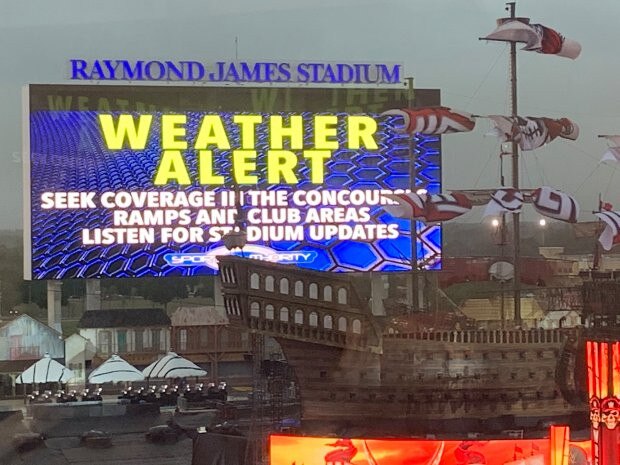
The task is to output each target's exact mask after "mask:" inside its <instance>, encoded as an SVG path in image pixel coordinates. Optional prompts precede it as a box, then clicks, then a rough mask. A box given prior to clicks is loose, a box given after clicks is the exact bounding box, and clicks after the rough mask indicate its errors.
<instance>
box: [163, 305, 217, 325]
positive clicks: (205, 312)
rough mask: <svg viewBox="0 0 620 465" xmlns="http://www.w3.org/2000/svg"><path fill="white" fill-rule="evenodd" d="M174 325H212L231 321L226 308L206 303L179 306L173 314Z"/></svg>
mask: <svg viewBox="0 0 620 465" xmlns="http://www.w3.org/2000/svg"><path fill="white" fill-rule="evenodd" d="M171 319H172V326H212V325H227V324H228V323H229V321H228V317H227V316H226V310H225V309H224V308H221V307H219V308H218V307H214V306H212V305H205V306H200V307H179V308H178V309H176V310H175V312H174V313H173V314H172V318H171Z"/></svg>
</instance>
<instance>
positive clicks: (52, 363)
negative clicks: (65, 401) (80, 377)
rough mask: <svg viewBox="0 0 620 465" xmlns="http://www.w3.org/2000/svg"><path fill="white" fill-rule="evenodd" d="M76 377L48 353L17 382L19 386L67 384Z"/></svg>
mask: <svg viewBox="0 0 620 465" xmlns="http://www.w3.org/2000/svg"><path fill="white" fill-rule="evenodd" d="M74 376H75V375H74V374H73V372H72V371H71V370H69V369H68V368H67V367H66V366H64V365H62V364H61V363H58V362H57V361H56V360H54V359H53V358H52V357H51V356H50V354H48V353H47V352H46V353H45V355H44V356H43V358H42V359H41V360H39V361H38V362H36V363H34V364H33V365H31V366H30V367H28V369H26V371H24V372H23V373H22V374H21V375H19V376H18V377H17V379H16V380H15V382H16V383H19V384H34V383H66V382H67V381H68V380H70V379H71V378H73V377H74Z"/></svg>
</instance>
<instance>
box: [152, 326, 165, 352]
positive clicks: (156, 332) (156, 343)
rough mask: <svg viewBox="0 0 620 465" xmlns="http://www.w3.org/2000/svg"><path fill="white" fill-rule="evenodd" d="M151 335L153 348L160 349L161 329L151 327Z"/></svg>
mask: <svg viewBox="0 0 620 465" xmlns="http://www.w3.org/2000/svg"><path fill="white" fill-rule="evenodd" d="M151 336H152V338H153V350H161V347H160V346H161V343H162V342H163V341H162V339H161V329H152V330H151Z"/></svg>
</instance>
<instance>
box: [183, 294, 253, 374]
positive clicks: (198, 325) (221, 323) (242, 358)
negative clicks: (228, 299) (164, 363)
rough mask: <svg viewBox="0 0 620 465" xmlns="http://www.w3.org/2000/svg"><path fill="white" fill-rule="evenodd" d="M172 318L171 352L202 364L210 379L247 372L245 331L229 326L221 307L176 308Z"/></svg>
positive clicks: (247, 340) (248, 348)
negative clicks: (172, 350)
mask: <svg viewBox="0 0 620 465" xmlns="http://www.w3.org/2000/svg"><path fill="white" fill-rule="evenodd" d="M171 321H172V336H171V341H172V348H173V349H174V351H175V352H176V353H178V354H179V355H182V356H183V357H186V358H188V359H189V360H191V361H192V362H194V363H196V364H198V365H202V366H203V367H205V368H206V370H207V371H208V373H209V377H210V378H211V380H212V381H214V382H217V381H219V380H220V377H221V376H224V377H226V378H230V377H231V376H233V377H235V376H237V377H241V376H244V375H248V374H249V373H250V365H249V364H248V363H247V361H246V358H247V357H246V355H247V354H248V353H249V351H250V346H249V338H248V332H247V330H245V329H241V328H236V327H235V328H233V327H231V326H230V324H229V321H228V317H227V316H226V311H225V309H224V308H218V307H215V306H208V305H205V306H199V307H179V308H178V309H177V310H176V311H175V312H174V313H172V316H171Z"/></svg>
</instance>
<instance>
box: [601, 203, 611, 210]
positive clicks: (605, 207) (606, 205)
mask: <svg viewBox="0 0 620 465" xmlns="http://www.w3.org/2000/svg"><path fill="white" fill-rule="evenodd" d="M613 209H614V206H613V205H612V204H610V203H609V202H603V203H602V204H601V210H605V211H608V212H610V211H612V210H613Z"/></svg>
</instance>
